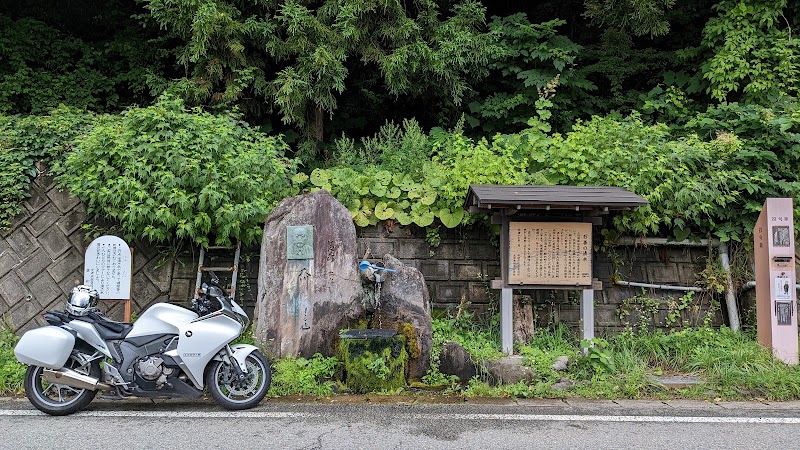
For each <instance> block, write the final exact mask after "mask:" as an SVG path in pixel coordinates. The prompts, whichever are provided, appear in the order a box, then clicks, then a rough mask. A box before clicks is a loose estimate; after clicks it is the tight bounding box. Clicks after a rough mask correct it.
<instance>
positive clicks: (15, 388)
mask: <svg viewBox="0 0 800 450" xmlns="http://www.w3.org/2000/svg"><path fill="white" fill-rule="evenodd" d="M17 341H19V338H18V337H17V336H16V335H15V334H14V330H13V329H12V328H11V326H10V325H9V324H8V323H2V324H0V394H21V393H22V384H23V377H24V376H25V369H26V368H25V365H24V364H20V363H19V362H18V361H17V358H16V357H15V356H14V346H15V345H17Z"/></svg>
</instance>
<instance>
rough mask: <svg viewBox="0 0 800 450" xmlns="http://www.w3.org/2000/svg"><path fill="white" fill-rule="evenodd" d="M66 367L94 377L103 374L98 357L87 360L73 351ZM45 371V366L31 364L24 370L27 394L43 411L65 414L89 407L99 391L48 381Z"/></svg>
mask: <svg viewBox="0 0 800 450" xmlns="http://www.w3.org/2000/svg"><path fill="white" fill-rule="evenodd" d="M64 367H66V368H68V369H72V370H74V371H76V372H78V373H80V374H83V375H88V376H90V377H93V378H99V377H100V363H99V361H97V360H94V361H89V362H85V361H83V360H81V358H80V357H79V356H76V355H74V354H73V355H71V356H70V357H69V359H68V360H67V363H66V364H64ZM43 371H44V368H43V367H39V366H29V367H28V370H27V371H26V372H25V395H26V396H27V397H28V400H30V402H31V404H33V406H34V407H36V409H38V410H39V411H41V412H43V413H46V414H50V415H51V416H65V415H67V414H72V413H75V412H78V411H80V410H82V409H83V408H86V406H87V405H88V404H89V402H91V401H92V400H93V399H94V396H95V395H96V394H97V391H92V390H89V389H77V388H74V387H70V386H67V385H64V384H56V383H50V382H49V381H45V380H44V379H42V372H43Z"/></svg>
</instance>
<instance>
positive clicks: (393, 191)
mask: <svg viewBox="0 0 800 450" xmlns="http://www.w3.org/2000/svg"><path fill="white" fill-rule="evenodd" d="M399 197H400V188H399V187H397V186H392V187H390V188H389V189H388V190H387V191H386V198H399Z"/></svg>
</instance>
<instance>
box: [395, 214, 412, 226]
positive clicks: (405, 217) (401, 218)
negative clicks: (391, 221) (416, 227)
mask: <svg viewBox="0 0 800 450" xmlns="http://www.w3.org/2000/svg"><path fill="white" fill-rule="evenodd" d="M394 218H395V220H397V221H398V222H400V225H411V224H412V223H413V222H414V221H413V220H411V216H410V215H409V214H408V213H407V212H404V211H397V212H395V213H394Z"/></svg>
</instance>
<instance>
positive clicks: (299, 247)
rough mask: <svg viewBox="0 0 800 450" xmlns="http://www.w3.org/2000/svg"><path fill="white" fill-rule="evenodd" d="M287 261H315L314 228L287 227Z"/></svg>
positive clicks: (309, 226) (304, 226) (306, 226)
mask: <svg viewBox="0 0 800 450" xmlns="http://www.w3.org/2000/svg"><path fill="white" fill-rule="evenodd" d="M286 259H314V226H313V225H300V226H287V227H286Z"/></svg>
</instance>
